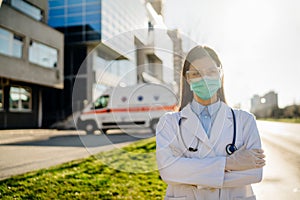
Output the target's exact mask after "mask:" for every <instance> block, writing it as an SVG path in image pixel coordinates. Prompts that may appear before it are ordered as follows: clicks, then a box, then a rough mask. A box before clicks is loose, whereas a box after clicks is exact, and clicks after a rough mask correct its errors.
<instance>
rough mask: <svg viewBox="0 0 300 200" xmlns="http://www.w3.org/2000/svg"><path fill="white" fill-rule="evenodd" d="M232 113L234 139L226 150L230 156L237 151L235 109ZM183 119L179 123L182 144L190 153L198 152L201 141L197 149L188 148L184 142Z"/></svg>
mask: <svg viewBox="0 0 300 200" xmlns="http://www.w3.org/2000/svg"><path fill="white" fill-rule="evenodd" d="M231 113H232V117H233V137H232V143H231V144H228V145H226V147H225V150H226V153H227V154H228V155H231V154H232V153H233V152H235V151H236V150H237V148H236V146H235V140H236V118H235V114H234V111H233V109H232V108H231ZM181 119H182V118H181V117H180V118H179V121H178V126H179V134H180V137H181V140H182V143H183V145H184V147H185V148H186V149H187V150H188V151H191V152H196V151H198V145H199V140H197V146H196V148H193V147H189V148H188V147H187V145H186V143H185V142H184V139H183V136H182V131H181Z"/></svg>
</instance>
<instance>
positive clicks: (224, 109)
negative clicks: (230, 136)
mask: <svg viewBox="0 0 300 200" xmlns="http://www.w3.org/2000/svg"><path fill="white" fill-rule="evenodd" d="M230 114H231V111H230V108H229V107H228V106H227V105H226V104H225V103H223V102H221V105H220V109H219V111H218V113H217V115H216V118H215V120H214V123H213V124H212V128H211V131H210V138H209V141H210V143H211V144H212V145H213V146H212V148H213V147H214V146H215V145H216V143H217V142H218V140H219V139H220V138H221V137H222V135H221V134H222V132H223V130H230V129H228V127H230V126H231V125H232V122H231V120H230V118H231V115H230Z"/></svg>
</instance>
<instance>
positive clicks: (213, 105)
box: [156, 46, 265, 200]
mask: <svg viewBox="0 0 300 200" xmlns="http://www.w3.org/2000/svg"><path fill="white" fill-rule="evenodd" d="M180 96H181V100H180V106H179V112H173V113H167V114H165V115H164V116H162V117H161V119H160V121H159V124H158V126H157V129H156V145H157V151H156V155H157V163H158V168H159V171H160V175H161V177H162V179H163V180H164V181H165V182H166V183H167V184H168V188H167V192H166V197H165V199H169V200H170V199H189V200H190V199H212V200H216V199H222V200H225V199H226V200H233V199H247V200H252V199H255V195H254V194H253V191H252V188H251V184H252V183H257V182H260V181H261V179H262V167H263V166H264V165H265V160H264V154H263V150H262V149H261V141H260V137H259V133H258V130H257V127H256V122H255V119H254V117H253V115H251V114H249V113H247V112H245V111H241V110H232V109H231V108H230V107H229V106H228V105H227V104H226V101H225V97H224V91H223V74H222V65H221V62H220V60H219V58H218V56H217V54H216V53H215V52H214V51H213V50H212V49H210V48H208V47H201V46H197V47H194V48H193V49H192V50H191V51H190V52H189V53H188V55H187V57H186V60H185V62H184V66H183V69H182V74H181V89H180ZM234 132H235V133H234Z"/></svg>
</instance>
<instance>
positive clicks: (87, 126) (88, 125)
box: [83, 120, 97, 134]
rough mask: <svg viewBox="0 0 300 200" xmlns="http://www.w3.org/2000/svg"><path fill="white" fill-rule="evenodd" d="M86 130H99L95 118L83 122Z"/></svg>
mask: <svg viewBox="0 0 300 200" xmlns="http://www.w3.org/2000/svg"><path fill="white" fill-rule="evenodd" d="M83 123H84V124H83V126H84V128H83V129H84V130H85V131H86V133H87V134H94V131H95V130H97V124H96V122H95V121H93V120H87V121H84V122H83Z"/></svg>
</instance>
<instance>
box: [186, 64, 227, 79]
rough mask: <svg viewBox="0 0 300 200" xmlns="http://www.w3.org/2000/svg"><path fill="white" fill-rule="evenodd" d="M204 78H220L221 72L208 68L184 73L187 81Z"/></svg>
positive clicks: (218, 69)
mask: <svg viewBox="0 0 300 200" xmlns="http://www.w3.org/2000/svg"><path fill="white" fill-rule="evenodd" d="M204 76H208V77H215V78H221V77H222V76H223V72H222V69H221V68H217V67H210V68H207V69H204V70H202V69H191V70H188V71H186V78H187V79H188V80H192V79H199V78H203V77H204Z"/></svg>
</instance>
